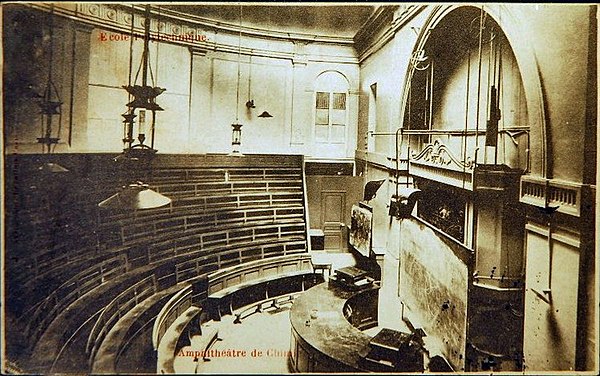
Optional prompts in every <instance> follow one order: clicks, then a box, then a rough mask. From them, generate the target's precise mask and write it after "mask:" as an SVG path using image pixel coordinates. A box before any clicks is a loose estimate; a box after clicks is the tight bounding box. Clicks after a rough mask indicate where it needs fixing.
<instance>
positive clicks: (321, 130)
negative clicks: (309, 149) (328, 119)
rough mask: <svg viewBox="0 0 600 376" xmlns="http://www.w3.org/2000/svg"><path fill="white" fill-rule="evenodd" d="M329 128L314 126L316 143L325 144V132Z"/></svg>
mask: <svg viewBox="0 0 600 376" xmlns="http://www.w3.org/2000/svg"><path fill="white" fill-rule="evenodd" d="M328 129H329V126H327V125H317V126H315V138H316V141H317V142H327V131H328Z"/></svg>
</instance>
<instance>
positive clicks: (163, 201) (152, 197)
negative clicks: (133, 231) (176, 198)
mask: <svg viewBox="0 0 600 376" xmlns="http://www.w3.org/2000/svg"><path fill="white" fill-rule="evenodd" d="M170 203H171V199H170V198H168V197H166V196H163V195H161V194H160V193H158V192H155V191H153V190H151V189H150V188H148V185H147V184H144V183H141V182H137V183H133V184H129V185H128V186H126V187H124V188H123V190H122V191H121V192H118V193H116V194H114V195H112V196H110V197H109V198H107V199H106V200H104V201H102V202H100V203H99V204H98V206H99V207H101V208H103V209H132V210H139V209H153V208H160V207H161V206H165V205H168V204H170Z"/></svg>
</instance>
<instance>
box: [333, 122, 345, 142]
mask: <svg viewBox="0 0 600 376" xmlns="http://www.w3.org/2000/svg"><path fill="white" fill-rule="evenodd" d="M329 141H331V142H336V143H338V142H339V143H344V142H345V141H346V126H345V125H332V126H331V139H330V140H329Z"/></svg>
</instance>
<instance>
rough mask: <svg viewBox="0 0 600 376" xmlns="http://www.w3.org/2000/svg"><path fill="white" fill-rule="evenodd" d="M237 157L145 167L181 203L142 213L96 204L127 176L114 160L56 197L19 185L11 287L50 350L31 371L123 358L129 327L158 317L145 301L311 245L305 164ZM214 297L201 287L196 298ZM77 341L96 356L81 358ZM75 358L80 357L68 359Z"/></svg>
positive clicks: (33, 347)
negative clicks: (219, 162) (247, 163)
mask: <svg viewBox="0 0 600 376" xmlns="http://www.w3.org/2000/svg"><path fill="white" fill-rule="evenodd" d="M68 158H73V157H72V156H70V157H68ZM94 158H95V157H90V158H87V157H86V160H87V159H94ZM261 158H263V159H264V160H267V159H268V158H265V157H261ZM100 159H102V158H98V160H100ZM175 159H177V158H174V157H173V160H175ZM171 162H172V161H171ZM171 162H170V163H171ZM94 163H96V162H94ZM286 163H287V162H286ZM61 164H62V163H61ZM232 164H233V165H234V166H233V167H223V166H220V167H218V168H213V167H210V166H209V167H206V168H205V167H190V168H180V167H177V168H169V167H168V168H158V169H153V170H150V171H146V172H144V174H145V175H144V176H145V177H146V178H144V181H145V182H147V183H149V184H150V186H151V187H152V188H155V189H156V190H157V191H161V192H168V191H169V190H171V191H170V192H172V193H173V194H172V198H173V202H172V204H171V205H169V206H168V207H166V208H158V209H150V210H147V211H137V212H133V213H123V212H116V211H115V212H102V211H100V210H99V209H98V208H97V206H96V203H97V202H99V201H100V200H101V199H103V198H105V197H107V196H108V195H110V194H112V192H108V191H110V190H111V189H110V187H111V186H112V187H116V186H117V185H116V184H115V183H114V182H121V181H126V180H127V179H126V174H125V175H119V174H118V173H117V174H112V172H111V171H110V169H109V168H105V167H102V168H100V169H99V170H98V171H94V172H88V171H90V170H92V171H93V170H94V169H93V168H91V169H89V168H88V167H86V168H85V169H81V170H79V175H80V177H81V181H83V183H82V184H79V185H77V184H73V183H72V182H71V183H70V184H69V182H65V181H62V182H61V184H56V185H52V186H50V187H49V189H48V191H49V192H48V195H47V197H39V196H36V195H35V194H23V195H22V196H23V197H18V199H15V196H18V194H20V192H21V191H23V192H25V191H26V190H25V189H16V190H15V191H16V192H17V193H14V192H13V196H12V197H9V198H8V200H9V201H11V202H12V203H13V204H12V205H10V208H9V211H10V215H11V216H13V217H14V220H11V221H9V222H10V224H9V228H8V229H7V230H8V234H9V235H8V237H9V238H10V239H9V242H8V243H9V244H8V246H9V248H10V250H11V252H9V254H8V255H7V260H8V262H7V269H8V272H7V274H8V275H9V281H8V289H7V292H8V294H9V301H10V303H11V306H12V307H11V308H13V309H14V312H12V313H13V314H14V315H15V316H17V317H20V319H21V320H20V321H21V322H22V323H23V324H24V326H25V327H26V330H24V331H23V333H21V334H22V335H23V336H26V337H29V338H30V339H29V345H30V351H31V353H32V354H43V355H42V356H37V355H36V360H37V362H36V364H30V366H31V367H36V368H32V369H35V370H38V371H40V372H45V371H48V369H51V370H54V371H59V372H60V371H67V372H69V371H72V369H69V368H68V367H69V364H75V363H79V364H88V363H89V364H92V363H93V361H94V359H95V358H99V359H100V358H102V359H104V358H106V357H108V358H110V356H112V355H110V354H117V355H116V357H117V358H118V357H119V354H120V353H121V352H122V351H123V348H124V347H126V346H127V345H126V342H127V338H126V337H127V336H125V337H123V330H126V331H127V333H135V332H138V331H140V330H142V329H141V328H142V327H144V325H146V328H147V325H148V321H146V320H145V319H141V321H140V320H138V318H140V317H146V318H147V317H148V315H149V313H148V312H149V311H148V309H143V308H142V306H151V307H156V304H157V302H159V301H161V299H163V300H164V299H165V297H166V296H168V293H169V292H170V291H172V290H171V289H173V288H174V287H175V286H177V284H180V283H181V282H185V281H188V280H193V281H194V283H197V282H198V280H199V279H201V278H202V277H203V276H206V275H207V274H208V273H211V272H214V271H217V270H219V269H222V268H227V267H233V266H238V265H240V264H242V263H246V262H251V261H253V260H257V259H266V258H270V257H276V256H280V255H288V254H289V255H292V254H296V253H302V252H306V246H307V244H306V223H305V202H304V200H305V195H304V192H303V191H304V190H303V180H302V178H303V177H302V169H301V168H300V167H291V166H287V167H286V166H285V163H284V168H283V169H281V167H280V166H277V164H276V163H274V164H273V165H270V166H266V167H263V166H261V167H258V168H247V167H244V166H239V165H237V166H235V165H236V164H239V161H232ZM65 165H66V166H67V167H68V168H69V169H70V170H72V171H75V172H76V173H77V168H74V169H71V166H70V165H69V164H68V163H66V164H65ZM199 165H202V164H199ZM225 165H226V164H225ZM111 174H112V175H111ZM153 179H154V180H153ZM221 179H222V180H221ZM254 180H256V181H254ZM24 181H26V179H24V180H23V181H22V182H16V183H15V184H17V185H19V184H21V183H23V182H24ZM110 182H112V183H110ZM23 184H25V185H27V184H29V182H27V183H23ZM82 187H84V188H85V189H82ZM107 187H108V188H107ZM21 188H22V187H21ZM223 189H226V190H227V192H225V191H223ZM88 190H89V191H88ZM175 191H177V192H175ZM15 202H17V203H15ZM23 231H30V232H31V233H32V236H31V237H29V238H27V237H25V236H23V235H22V233H23ZM28 265H31V267H29V268H28ZM149 281H150V282H149ZM190 283H191V282H190ZM206 294H207V293H206V292H205V293H202V291H197V290H195V291H194V293H193V297H194V298H198V297H199V296H205V295H206ZM103 307H104V308H103ZM136 307H137V308H136ZM125 317H128V318H129V320H130V321H129V322H127V321H123V319H124V318H125ZM132 328H133V329H132ZM119 333H120V334H119ZM13 334H14V333H13ZM108 338H117V339H119V338H120V340H117V341H116V343H119V344H120V345H119V346H120V347H110V346H108V344H109V343H110V342H109V341H108ZM124 341H125V342H124ZM82 344H83V346H81V345H82ZM103 344H104V345H103ZM77 346H80V347H79V353H81V347H84V348H85V347H87V350H88V352H89V354H83V355H82V354H76V353H77ZM66 354H69V356H73V359H72V361H70V362H67V361H65V359H67V358H69V356H67V355H66ZM99 354H100V355H99ZM107 354H108V355H107ZM59 358H61V359H60V360H58V359H59ZM57 360H58V361H57ZM54 363H56V364H55V365H56V368H54V369H52V366H51V365H50V364H54ZM78 371H82V372H86V371H87V370H86V369H79V370H78Z"/></svg>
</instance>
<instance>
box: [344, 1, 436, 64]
mask: <svg viewBox="0 0 600 376" xmlns="http://www.w3.org/2000/svg"><path fill="white" fill-rule="evenodd" d="M426 7H427V5H408V4H401V5H395V6H382V7H380V8H378V9H377V10H376V11H375V12H374V13H373V14H372V15H371V17H370V18H369V20H367V22H365V24H364V25H363V27H361V29H360V30H359V32H358V33H356V35H355V37H354V42H355V48H356V50H357V51H358V61H359V62H363V61H364V60H365V59H366V58H368V57H369V56H371V55H372V54H374V53H375V52H377V51H379V50H380V49H381V48H382V47H383V46H385V45H386V44H387V43H388V42H389V41H390V40H392V38H394V36H395V35H396V32H398V30H400V29H401V28H402V27H404V26H405V25H406V24H407V23H408V22H409V21H410V20H411V19H413V18H414V17H415V16H416V15H417V14H419V13H420V12H421V11H423V10H424V9H425V8H426ZM377 35H378V36H377ZM373 36H375V37H373Z"/></svg>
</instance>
